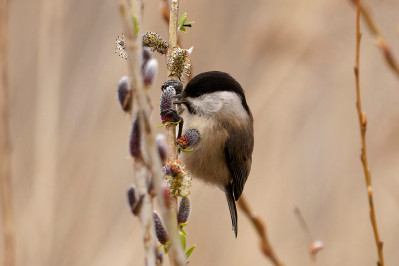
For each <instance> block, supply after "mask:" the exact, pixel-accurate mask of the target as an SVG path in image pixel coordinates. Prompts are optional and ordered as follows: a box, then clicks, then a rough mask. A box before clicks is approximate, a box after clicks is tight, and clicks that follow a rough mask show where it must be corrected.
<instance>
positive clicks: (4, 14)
mask: <svg viewBox="0 0 399 266" xmlns="http://www.w3.org/2000/svg"><path fill="white" fill-rule="evenodd" d="M0 20H1V21H0V154H1V161H0V179H1V180H0V186H1V209H2V217H3V228H4V232H3V234H4V266H14V265H15V225H14V215H13V207H12V187H11V140H10V135H9V120H8V118H9V113H8V76H7V75H8V64H7V63H8V60H7V56H8V47H7V40H8V0H1V3H0Z"/></svg>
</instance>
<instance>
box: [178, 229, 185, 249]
mask: <svg viewBox="0 0 399 266" xmlns="http://www.w3.org/2000/svg"><path fill="white" fill-rule="evenodd" d="M179 236H180V242H181V245H182V246H183V250H186V236H185V235H184V234H183V233H182V232H179Z"/></svg>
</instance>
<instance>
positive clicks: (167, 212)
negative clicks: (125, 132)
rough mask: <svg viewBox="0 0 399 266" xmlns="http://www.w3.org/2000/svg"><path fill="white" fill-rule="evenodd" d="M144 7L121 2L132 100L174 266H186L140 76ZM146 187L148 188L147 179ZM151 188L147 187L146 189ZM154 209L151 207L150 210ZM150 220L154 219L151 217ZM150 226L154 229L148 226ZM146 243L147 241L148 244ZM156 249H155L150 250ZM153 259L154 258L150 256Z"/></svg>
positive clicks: (124, 0)
mask: <svg viewBox="0 0 399 266" xmlns="http://www.w3.org/2000/svg"><path fill="white" fill-rule="evenodd" d="M141 7H142V2H141V1H140V0H137V1H135V0H129V1H126V0H121V1H120V12H121V15H122V19H123V23H124V27H125V33H126V34H125V35H126V44H127V45H126V47H127V52H128V65H129V75H130V77H131V80H132V89H133V99H132V101H133V100H134V101H135V102H136V105H137V114H138V117H139V122H140V126H139V128H140V135H141V136H142V138H143V140H144V143H143V144H144V145H142V148H143V149H142V151H143V156H144V158H145V160H146V166H147V168H148V170H149V172H150V173H151V176H152V180H153V183H154V187H155V189H156V191H157V194H158V195H159V196H158V197H157V198H158V201H159V203H160V204H159V205H160V208H161V212H162V215H163V217H165V225H166V230H167V232H168V236H169V238H170V242H171V244H170V245H171V248H170V256H171V265H177V266H181V265H186V261H185V256H184V252H183V250H182V247H181V245H180V240H179V236H178V228H177V218H176V215H177V213H176V210H175V209H169V208H168V207H167V206H166V205H165V199H164V197H163V196H162V195H163V187H162V180H163V176H162V174H161V167H162V164H161V160H160V157H159V152H158V147H157V146H156V143H155V139H154V136H153V132H152V129H151V125H150V119H149V114H148V110H149V105H148V101H147V99H146V95H145V91H144V85H143V80H142V76H141V63H140V62H141V56H142V55H141V53H142V43H141V38H137V37H138V36H141V35H140V33H137V34H135V30H136V29H134V28H133V26H134V25H133V24H132V21H134V18H135V19H136V22H137V25H136V26H140V25H141V12H140V11H139V10H140V9H141ZM145 184H147V185H148V180H146V182H145ZM147 189H148V186H147ZM151 209H152V207H151ZM147 215H148V220H147V221H146V225H145V226H144V228H145V230H147V231H150V234H147V233H146V234H145V237H147V236H148V237H151V243H155V242H153V241H154V237H153V236H154V226H153V221H152V211H151V215H150V214H149V213H148V214H147ZM150 217H151V218H150ZM150 223H151V226H148V224H150ZM145 243H146V242H145ZM151 250H154V249H151ZM151 256H152V255H151Z"/></svg>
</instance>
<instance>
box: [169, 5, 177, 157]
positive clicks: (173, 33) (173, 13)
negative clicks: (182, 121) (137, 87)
mask: <svg viewBox="0 0 399 266" xmlns="http://www.w3.org/2000/svg"><path fill="white" fill-rule="evenodd" d="M169 10H170V15H169V50H168V56H169V55H170V53H171V52H172V51H173V49H174V48H175V47H176V46H177V38H178V37H177V36H178V34H177V23H178V13H179V0H172V1H171V3H170V9H169ZM168 77H170V78H171V79H175V80H179V77H178V76H177V75H172V72H171V71H170V70H168ZM166 131H167V141H168V159H169V160H174V159H177V156H178V150H177V146H176V126H175V125H173V124H169V125H167V126H166Z"/></svg>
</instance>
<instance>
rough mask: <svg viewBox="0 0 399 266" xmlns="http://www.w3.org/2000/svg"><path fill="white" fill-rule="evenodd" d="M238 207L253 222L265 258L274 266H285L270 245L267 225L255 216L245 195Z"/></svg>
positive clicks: (242, 196)
mask: <svg viewBox="0 0 399 266" xmlns="http://www.w3.org/2000/svg"><path fill="white" fill-rule="evenodd" d="M238 206H239V207H240V209H241V210H242V211H243V212H244V214H245V215H246V216H247V217H248V219H249V220H250V221H251V223H252V225H253V226H254V228H255V230H256V232H257V233H258V236H259V238H260V248H261V250H262V252H263V254H265V256H266V257H268V258H269V259H270V260H271V261H272V262H273V264H274V265H276V266H282V265H284V264H283V263H282V262H281V261H280V260H279V259H278V258H277V255H276V253H275V252H274V250H273V248H272V246H271V245H270V242H269V240H268V238H267V233H266V226H265V223H264V222H263V221H262V219H261V218H260V217H259V216H257V215H255V214H254V213H253V212H252V210H251V209H250V207H249V204H248V202H247V200H246V198H245V195H241V197H240V199H239V200H238Z"/></svg>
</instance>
